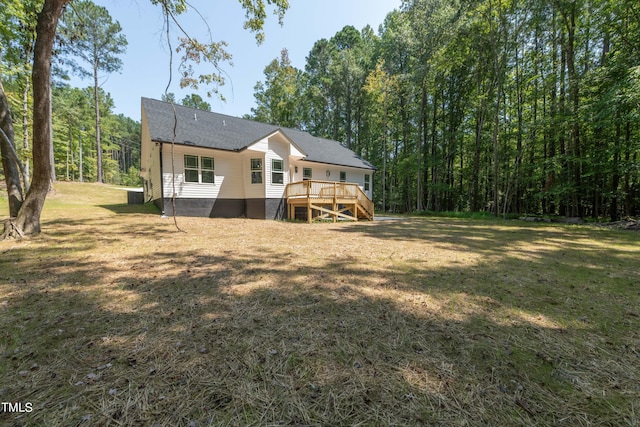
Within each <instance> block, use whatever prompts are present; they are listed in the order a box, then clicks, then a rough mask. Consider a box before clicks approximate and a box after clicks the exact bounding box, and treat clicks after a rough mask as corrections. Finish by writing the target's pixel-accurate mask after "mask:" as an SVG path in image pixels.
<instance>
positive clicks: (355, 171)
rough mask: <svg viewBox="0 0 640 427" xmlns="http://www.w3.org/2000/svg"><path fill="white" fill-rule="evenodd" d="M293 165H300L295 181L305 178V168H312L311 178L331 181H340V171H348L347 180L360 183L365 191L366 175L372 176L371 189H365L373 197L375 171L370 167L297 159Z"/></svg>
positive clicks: (295, 174)
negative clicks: (369, 168) (362, 167)
mask: <svg viewBox="0 0 640 427" xmlns="http://www.w3.org/2000/svg"><path fill="white" fill-rule="evenodd" d="M292 166H294V170H295V166H297V167H298V172H294V175H293V181H295V182H297V181H302V180H303V171H304V168H310V169H311V173H312V176H311V179H313V180H316V181H331V182H340V172H341V171H342V172H346V174H347V179H346V181H345V182H351V183H354V184H358V185H359V186H360V188H361V189H362V191H364V176H365V175H369V176H370V181H369V182H370V185H369V191H365V193H366V194H367V196H369V197H370V198H371V197H372V192H371V189H372V186H373V171H372V170H368V169H359V168H351V167H347V166H335V165H326V164H322V163H313V162H305V161H297V162H293V163H292ZM327 172H329V176H327Z"/></svg>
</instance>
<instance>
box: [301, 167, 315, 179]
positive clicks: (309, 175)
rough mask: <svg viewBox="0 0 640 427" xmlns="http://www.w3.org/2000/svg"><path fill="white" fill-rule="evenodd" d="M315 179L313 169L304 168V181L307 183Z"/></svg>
mask: <svg viewBox="0 0 640 427" xmlns="http://www.w3.org/2000/svg"><path fill="white" fill-rule="evenodd" d="M312 178H313V169H311V168H302V180H303V181H307V180H309V179H312Z"/></svg>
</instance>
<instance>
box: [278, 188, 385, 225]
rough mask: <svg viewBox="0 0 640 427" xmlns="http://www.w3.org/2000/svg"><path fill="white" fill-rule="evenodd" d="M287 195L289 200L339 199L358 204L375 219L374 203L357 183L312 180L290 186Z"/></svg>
mask: <svg viewBox="0 0 640 427" xmlns="http://www.w3.org/2000/svg"><path fill="white" fill-rule="evenodd" d="M285 194H286V197H287V200H289V199H291V198H294V199H311V200H329V199H337V200H340V201H343V202H344V201H353V202H354V203H356V202H357V203H358V204H359V205H360V207H361V208H362V209H364V210H365V211H366V212H367V214H368V215H369V216H370V217H371V218H373V201H372V200H371V199H370V198H369V196H367V194H366V193H365V192H364V191H362V189H361V188H360V186H359V185H358V184H355V183H350V182H333V181H316V180H311V179H310V180H306V181H299V182H292V183H290V184H288V185H287V189H286V193H285Z"/></svg>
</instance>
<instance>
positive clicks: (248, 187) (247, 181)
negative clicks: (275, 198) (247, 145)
mask: <svg viewBox="0 0 640 427" xmlns="http://www.w3.org/2000/svg"><path fill="white" fill-rule="evenodd" d="M251 159H261V160H262V184H252V183H251ZM242 176H243V179H244V194H245V197H246V198H247V199H264V197H265V186H266V182H267V176H266V167H265V160H264V153H263V152H254V151H248V152H247V153H245V154H244V155H243V156H242Z"/></svg>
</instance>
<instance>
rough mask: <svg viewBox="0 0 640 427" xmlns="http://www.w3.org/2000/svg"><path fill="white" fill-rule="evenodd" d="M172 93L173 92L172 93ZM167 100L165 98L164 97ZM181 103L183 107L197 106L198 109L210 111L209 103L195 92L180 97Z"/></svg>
mask: <svg viewBox="0 0 640 427" xmlns="http://www.w3.org/2000/svg"><path fill="white" fill-rule="evenodd" d="M172 95H173V94H172ZM165 101H167V99H165ZM181 103H182V105H184V106H185V107H191V108H197V109H198V110H204V111H211V105H210V104H209V103H208V102H205V101H204V100H203V99H202V97H201V96H200V95H198V94H196V93H192V94H190V95H187V96H185V97H184V98H182V101H181Z"/></svg>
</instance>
